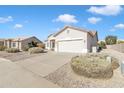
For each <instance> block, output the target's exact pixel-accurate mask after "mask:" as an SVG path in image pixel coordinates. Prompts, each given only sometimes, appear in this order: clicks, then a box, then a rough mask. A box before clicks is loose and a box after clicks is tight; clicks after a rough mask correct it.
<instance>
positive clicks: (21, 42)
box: [1, 36, 42, 50]
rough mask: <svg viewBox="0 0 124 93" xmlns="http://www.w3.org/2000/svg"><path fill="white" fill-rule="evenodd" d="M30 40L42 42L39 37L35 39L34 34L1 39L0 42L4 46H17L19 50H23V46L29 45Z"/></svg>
mask: <svg viewBox="0 0 124 93" xmlns="http://www.w3.org/2000/svg"><path fill="white" fill-rule="evenodd" d="M32 41H34V42H37V43H42V42H41V41H40V40H39V39H37V38H36V37H35V36H32V37H20V38H19V37H18V38H11V39H3V40H2V41H1V42H4V43H2V44H3V45H4V46H6V47H7V48H18V49H20V50H23V49H24V48H25V47H27V46H28V45H29V43H31V42H32Z"/></svg>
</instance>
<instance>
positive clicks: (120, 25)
mask: <svg viewBox="0 0 124 93" xmlns="http://www.w3.org/2000/svg"><path fill="white" fill-rule="evenodd" d="M114 28H117V29H124V24H122V23H120V24H117V25H115V26H114Z"/></svg>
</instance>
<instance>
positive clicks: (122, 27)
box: [109, 23, 124, 31]
mask: <svg viewBox="0 0 124 93" xmlns="http://www.w3.org/2000/svg"><path fill="white" fill-rule="evenodd" d="M118 29H120V30H121V29H124V24H122V23H120V24H116V25H114V26H113V28H112V29H110V30H109V31H116V30H118Z"/></svg>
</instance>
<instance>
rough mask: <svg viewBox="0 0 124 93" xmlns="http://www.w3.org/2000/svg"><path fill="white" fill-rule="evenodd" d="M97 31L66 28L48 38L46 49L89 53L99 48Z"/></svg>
mask: <svg viewBox="0 0 124 93" xmlns="http://www.w3.org/2000/svg"><path fill="white" fill-rule="evenodd" d="M97 42H98V36H97V31H91V30H86V29H81V28H77V27H73V26H65V27H64V28H63V29H61V30H60V31H59V32H57V33H55V34H51V35H49V36H48V39H47V41H46V49H48V50H54V51H56V52H71V53H88V52H91V51H92V47H93V46H97Z"/></svg>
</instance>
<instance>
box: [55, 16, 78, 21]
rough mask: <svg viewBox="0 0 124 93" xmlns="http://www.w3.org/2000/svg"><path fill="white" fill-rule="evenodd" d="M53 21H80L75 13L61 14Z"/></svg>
mask: <svg viewBox="0 0 124 93" xmlns="http://www.w3.org/2000/svg"><path fill="white" fill-rule="evenodd" d="M53 22H63V23H77V22H78V21H77V20H76V19H75V16H74V15H70V14H62V15H59V16H58V18H56V19H55V20H53Z"/></svg>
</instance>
